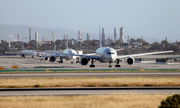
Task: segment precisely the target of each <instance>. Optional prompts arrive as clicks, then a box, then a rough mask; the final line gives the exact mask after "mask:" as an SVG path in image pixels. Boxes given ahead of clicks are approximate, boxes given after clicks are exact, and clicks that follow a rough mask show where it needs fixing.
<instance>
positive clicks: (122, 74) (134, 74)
mask: <svg viewBox="0 0 180 108" xmlns="http://www.w3.org/2000/svg"><path fill="white" fill-rule="evenodd" d="M142 76H144V77H180V72H116V73H114V72H103V73H1V74H0V78H35V77H37V78H38V77H41V78H42V77H50V78H52V77H142Z"/></svg>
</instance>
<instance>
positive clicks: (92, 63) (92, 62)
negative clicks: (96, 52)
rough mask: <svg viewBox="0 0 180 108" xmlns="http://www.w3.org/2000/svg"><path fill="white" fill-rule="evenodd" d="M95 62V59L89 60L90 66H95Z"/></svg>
mask: <svg viewBox="0 0 180 108" xmlns="http://www.w3.org/2000/svg"><path fill="white" fill-rule="evenodd" d="M95 62H96V61H95V60H94V59H92V60H91V65H90V67H95V65H94V63H95Z"/></svg>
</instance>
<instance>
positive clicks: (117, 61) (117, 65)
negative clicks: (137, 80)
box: [115, 59, 121, 67]
mask: <svg viewBox="0 0 180 108" xmlns="http://www.w3.org/2000/svg"><path fill="white" fill-rule="evenodd" d="M116 63H117V64H116V65H115V67H121V65H119V59H117V60H116Z"/></svg>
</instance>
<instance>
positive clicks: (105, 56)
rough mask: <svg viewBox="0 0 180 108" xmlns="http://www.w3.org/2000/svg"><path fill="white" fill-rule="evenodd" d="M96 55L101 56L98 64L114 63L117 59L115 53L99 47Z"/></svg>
mask: <svg viewBox="0 0 180 108" xmlns="http://www.w3.org/2000/svg"><path fill="white" fill-rule="evenodd" d="M96 55H97V56H101V58H100V62H114V61H115V60H116V57H117V52H116V50H114V49H113V48H110V47H100V48H98V49H97V50H96Z"/></svg>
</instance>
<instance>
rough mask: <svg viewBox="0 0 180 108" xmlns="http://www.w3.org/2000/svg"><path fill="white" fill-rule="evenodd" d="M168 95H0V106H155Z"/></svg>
mask: <svg viewBox="0 0 180 108" xmlns="http://www.w3.org/2000/svg"><path fill="white" fill-rule="evenodd" d="M167 96H169V95H159V94H155V95H144V94H116V95H88V96H25V97H0V103H1V104H0V108H157V107H158V106H159V105H160V102H161V101H162V100H164V99H166V97H167Z"/></svg>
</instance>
